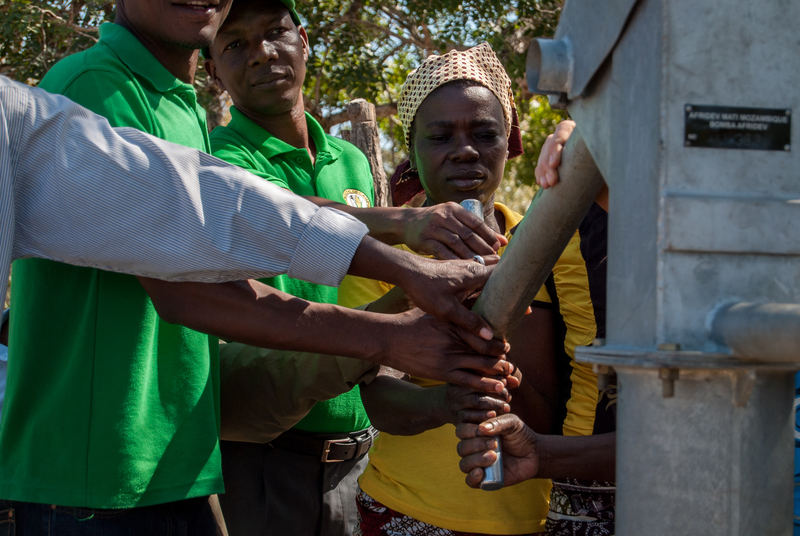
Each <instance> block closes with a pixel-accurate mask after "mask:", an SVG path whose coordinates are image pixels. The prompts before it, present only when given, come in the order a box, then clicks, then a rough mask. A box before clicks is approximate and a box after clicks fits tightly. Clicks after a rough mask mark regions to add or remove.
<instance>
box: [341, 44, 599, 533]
mask: <svg viewBox="0 0 800 536" xmlns="http://www.w3.org/2000/svg"><path fill="white" fill-rule="evenodd" d="M398 112H399V114H400V117H401V120H402V122H403V126H404V129H405V133H406V141H407V143H408V145H409V157H410V165H409V166H408V169H407V170H406V172H405V173H404V174H403V176H402V180H401V181H400V186H402V185H403V184H405V185H410V187H408V189H407V190H406V191H405V194H406V195H408V194H410V195H411V196H413V195H414V194H415V193H416V192H417V191H418V190H419V188H422V189H424V192H425V194H426V196H427V199H426V204H428V205H433V204H437V203H444V202H448V201H455V202H460V201H462V200H464V199H479V200H480V201H481V203H482V204H483V206H484V219H485V221H486V223H487V224H488V225H489V226H490V227H492V228H493V229H494V230H495V232H501V233H504V234H506V236H507V237H510V233H509V230H510V229H511V228H512V227H513V226H515V225H516V224H517V223H518V222H519V221H520V220H521V219H522V216H521V215H519V214H517V213H514V212H513V211H511V210H509V209H508V208H507V207H504V206H503V205H501V204H499V203H494V192H495V190H496V189H497V188H498V186H499V184H500V181H501V179H502V176H503V172H504V168H505V162H506V160H507V158H510V157H513V156H516V155H518V154H520V153H521V137H520V135H519V127H518V126H517V125H516V110H515V105H514V100H513V97H512V94H511V81H510V80H509V78H508V75H507V74H506V73H505V70H504V69H503V67H502V65H501V64H500V62H499V60H498V59H497V57H496V56H495V54H494V52H493V51H492V50H491V48H490V47H489V46H488V45H487V44H483V45H480V46H477V47H474V48H472V49H469V50H467V51H465V52H459V51H453V52H450V53H448V54H446V55H444V56H433V57H431V58H428V59H427V60H426V61H425V62H424V63H423V64H422V66H420V68H419V69H417V70H416V71H415V72H413V73H412V74H411V75H409V77H408V80H407V81H406V84H405V85H404V87H403V91H402V94H401V98H400V102H399V104H398ZM397 191H398V190H397V188H395V194H397ZM502 252H503V250H502V249H501V250H500V252H499V253H500V254H502ZM575 252H576V250H575V248H573V250H572V253H573V254H574V253H575ZM578 254H579V252H578ZM559 262H560V263H561V264H560V266H559V267H558V268H557V269H564V268H568V269H570V270H571V269H572V267H571V266H569V267H568V266H567V265H568V264H569V262H566V261H564V260H562V261H559ZM390 289H391V287H390V286H389V285H385V284H383V283H380V282H377V281H373V280H366V279H360V278H348V279H346V280H345V281H344V283H343V284H342V286H341V287H340V289H339V301H340V304H344V305H348V306H351V307H352V306H359V305H363V304H365V303H370V302H373V303H370V305H369V310H370V311H376V312H390V311H392V310H394V309H393V308H396V307H402V306H404V305H405V304H404V302H403V300H402V298H398V296H397V295H396V294H397V290H390ZM584 291H585V289H584ZM586 294H587V296H586V297H584V298H580V297H579V298H576V299H574V300H573V299H570V302H577V303H583V304H587V303H588V291H586ZM540 295H541V296H538V297H537V298H538V299H539V300H540V301H544V302H548V303H551V302H554V301H555V300H551V299H550V298H549V297H548V296H547V293H546V292H545V291H544V290H543V291H542V292H540ZM379 298H380V299H379ZM375 300H378V301H375ZM523 322H525V324H524V327H523V329H520V330H518V331H519V332H521V333H523V334H524V339H525V340H524V342H523V343H521V344H519V347H520V348H523V349H524V350H525V353H526V354H528V353H529V354H531V355H535V356H536V361H537V363H536V364H535V365H534V366H535V367H536V369H535V373H531V374H529V376H528V378H529V380H528V381H524V382H523V386H522V387H520V388H519V389H518V390H517V391H515V394H514V397H515V400H514V402H515V404H514V406H513V408H514V410H515V411H520V412H521V413H522V414H523V415H524V417H525V420H526V422H528V423H529V424H530V425H531V426H532V427H533V428H534V429H537V430H544V431H551V430H552V428H553V426H554V424H555V423H556V422H557V420H558V419H557V416H556V415H555V414H554V413H553V412H551V411H550V408H551V407H554V406H556V405H557V400H558V398H559V395H558V392H557V388H556V387H555V386H556V385H557V381H556V379H555V373H554V368H553V367H552V362H553V358H552V356H553V351H554V350H553V347H554V343H553V317H552V313H551V311H550V310H549V309H546V308H537V309H535V310H534V312H533V313H532V314H531V315H529V316H528V317H527V318H526V319H525V320H524V321H523ZM584 324H585V325H584V327H585V331H586V333H584V334H583V336H581V337H580V338H579V340H580V342H585V341H586V340H588V341H591V340H592V338H593V337H594V327H593V324H591V322H588V321H587V322H585V323H584ZM515 346H516V345H515V342H514V341H512V354H510V355H509V358H510V359H514V358H513V352H514V350H513V347H515ZM519 366H520V368H524V367H523V364H522V363H521V362H520V363H519ZM528 370H530V371H533V370H534V369H533V368H528ZM498 398H502V395H498ZM362 399H363V400H364V405H365V407H366V408H367V412H368V413H369V416H370V419H371V420H372V421H373V424H375V426H376V427H377V428H378V429H380V430H382V431H383V432H384V433H382V435H381V436H380V437H379V438H378V440H377V441H376V443H375V447H374V448H373V449H372V451H371V452H370V465H369V467H368V468H367V470H366V471H365V473H364V475H363V476H362V477H361V480H360V484H361V488H362V490H363V491H362V493H361V494H360V495H359V512H360V514H361V525H360V527H361V531H362V532H361V533H362V534H363V535H365V536H384V535H388V534H397V535H404V534H408V535H411V534H414V535H422V536H424V535H428V534H432V535H434V534H435V535H442V536H445V535H447V536H451V535H464V534H498V535H499V534H532V533H537V532H541V531H543V530H544V528H545V519H546V515H547V498H548V496H549V490H550V482H549V481H548V480H529V481H526V482H524V483H522V484H520V485H518V486H515V487H514V488H509V489H503V490H500V491H497V492H492V493H487V492H483V491H480V490H473V489H470V488H468V487H467V486H466V485H465V483H464V479H463V475H462V474H461V473H460V471H459V469H458V460H459V458H458V454H457V452H456V449H455V446H456V444H457V442H458V440H457V438H456V437H455V434H454V426H453V425H454V424H457V423H459V422H461V421H463V420H469V421H471V422H477V421H480V420H482V419H484V418H485V417H486V416H487V415H489V414H492V413H495V414H502V413H505V412H508V411H510V410H511V407H510V406H509V404H508V402H509V398H508V397H505V399H504V400H499V399H493V398H490V397H484V396H480V395H476V394H475V393H471V392H466V391H463V390H460V389H457V388H455V387H453V386H445V385H443V384H439V383H436V382H431V381H428V380H425V379H422V378H408V377H406V378H403V379H398V378H397V377H391V376H381V377H379V378H378V379H377V380H375V381H374V382H373V383H372V384H371V385H369V386H367V387H366V388H362ZM518 401H521V402H523V404H521V405H520V407H519V408H517V402H518ZM525 410H527V411H525Z"/></svg>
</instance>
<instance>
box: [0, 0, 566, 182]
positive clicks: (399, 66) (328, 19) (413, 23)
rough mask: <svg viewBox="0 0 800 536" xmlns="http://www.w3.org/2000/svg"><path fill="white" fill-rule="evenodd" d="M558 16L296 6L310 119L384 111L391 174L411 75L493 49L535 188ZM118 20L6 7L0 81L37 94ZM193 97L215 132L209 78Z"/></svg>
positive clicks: (406, 5)
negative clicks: (359, 105) (544, 48)
mask: <svg viewBox="0 0 800 536" xmlns="http://www.w3.org/2000/svg"><path fill="white" fill-rule="evenodd" d="M234 1H235V0H234ZM560 6H561V0H512V1H506V0H436V1H434V0H393V1H391V2H390V1H388V0H344V1H342V0H298V2H297V10H298V13H299V14H300V17H301V18H302V19H303V22H304V26H305V27H306V30H307V32H308V34H309V39H310V45H311V57H310V58H309V62H308V71H307V73H308V74H307V76H306V85H305V89H304V93H305V105H306V110H307V111H308V112H309V113H311V114H312V115H313V116H315V117H316V118H317V119H318V120H319V121H320V122H321V123H322V125H323V126H324V127H325V128H327V129H330V128H331V127H333V126H335V125H337V124H339V123H342V122H345V121H347V115H346V114H344V113H342V111H343V109H344V106H345V105H346V104H347V102H349V101H350V100H352V99H355V98H359V97H361V98H364V99H367V100H368V101H370V102H373V103H375V104H376V105H379V106H380V105H385V106H383V107H379V109H378V112H379V118H380V121H379V125H380V128H381V131H382V133H383V137H382V139H383V145H384V150H385V151H384V160H385V162H386V165H387V168H393V166H394V165H396V164H397V163H398V162H399V161H400V160H402V159H403V158H405V147H404V145H403V141H402V129H401V128H400V125H399V123H398V120H397V117H396V115H392V113H393V111H394V108H393V106H392V105H393V104H395V103H396V101H397V97H398V95H399V93H400V88H401V86H402V84H403V81H404V80H405V78H406V75H407V74H408V72H409V71H411V70H412V69H414V68H416V67H417V66H419V64H420V63H421V62H422V60H423V59H425V58H426V57H427V56H429V55H431V54H439V53H444V52H447V51H448V50H452V49H454V48H457V49H465V48H468V47H470V46H474V45H476V44H479V43H481V42H484V41H486V42H488V43H489V44H491V45H492V47H493V48H494V50H495V52H497V55H498V56H499V57H500V60H501V61H502V62H503V64H504V66H505V67H506V70H507V71H508V73H509V76H510V77H511V79H512V82H513V84H514V92H515V96H516V101H517V105H518V107H519V112H520V113H519V115H520V120H521V122H522V130H523V132H524V133H525V139H524V141H525V148H526V150H527V153H526V154H525V155H524V156H522V157H520V158H518V159H516V160H512V161H511V162H509V165H508V176H509V178H513V180H514V182H515V183H516V184H517V185H531V184H533V182H534V177H533V168H534V167H535V159H536V157H537V156H538V150H539V147H540V146H541V143H542V142H543V140H544V137H545V136H546V135H547V134H548V133H549V132H551V131H552V130H553V127H554V126H555V124H556V123H557V122H558V121H559V120H560V118H561V114H559V113H557V112H553V111H552V110H550V108H549V107H548V106H547V103H546V100H544V99H535V100H531V99H532V95H531V94H530V93H528V91H527V89H526V87H525V82H524V72H525V52H526V51H527V48H528V44H529V42H530V40H531V39H532V38H533V37H540V36H550V35H552V33H553V32H554V31H555V27H556V24H557V21H558V15H559V13H560V9H561V7H560ZM113 20H114V4H113V2H107V1H106V2H103V1H79V0H0V74H4V75H6V76H10V77H12V78H15V79H17V80H20V81H23V82H28V83H30V84H34V85H35V84H38V82H39V80H41V78H42V77H43V76H44V74H45V73H46V72H47V70H48V69H49V68H50V67H52V66H53V65H54V64H55V63H56V62H57V61H59V60H60V59H61V58H63V57H65V56H67V55H69V54H73V53H75V52H79V51H81V50H84V49H86V48H88V47H90V46H92V45H93V44H94V43H95V42H96V41H97V38H98V37H99V32H98V26H99V25H100V24H101V23H103V22H106V21H113ZM195 87H197V89H198V95H199V100H200V103H201V104H202V105H203V106H204V107H205V108H206V109H207V110H208V111H209V124H210V125H211V126H214V125H216V124H219V123H220V122H221V121H223V116H224V112H225V110H224V98H221V97H222V96H221V95H220V92H219V90H218V89H217V88H216V87H215V86H214V84H212V83H210V82H209V80H208V78H207V76H206V73H204V72H203V70H202V68H201V69H199V70H198V73H197V76H196V79H195Z"/></svg>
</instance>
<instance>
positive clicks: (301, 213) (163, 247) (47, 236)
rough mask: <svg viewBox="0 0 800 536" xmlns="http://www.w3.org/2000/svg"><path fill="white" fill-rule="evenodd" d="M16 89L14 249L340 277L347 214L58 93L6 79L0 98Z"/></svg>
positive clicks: (144, 267) (219, 276)
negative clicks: (21, 110) (116, 124)
mask: <svg viewBox="0 0 800 536" xmlns="http://www.w3.org/2000/svg"><path fill="white" fill-rule="evenodd" d="M0 78H2V77H0ZM20 93H27V97H26V98H27V104H26V108H25V114H24V116H22V124H21V126H14V127H13V128H16V129H17V130H18V132H19V143H14V141H12V142H11V146H15V147H16V150H15V154H12V155H11V157H12V158H13V160H14V161H13V162H12V163H11V165H10V166H8V169H9V171H10V172H11V170H13V177H12V178H11V181H10V182H11V183H13V195H14V206H13V221H12V222H11V225H10V226H9V227H6V226H5V224H6V222H5V221H3V222H2V223H3V226H4V229H8V228H11V229H12V230H13V251H12V256H13V258H23V257H41V258H46V259H52V260H57V261H60V262H65V263H69V264H75V265H78V266H89V267H93V268H100V269H103V270H111V271H116V272H123V273H129V274H136V275H143V276H148V277H156V278H160V279H166V280H172V281H187V280H192V281H205V282H220V281H230V280H240V279H248V278H262V277H270V276H274V275H277V274H281V273H287V272H288V273H289V275H290V276H292V277H295V278H298V279H303V280H306V281H310V282H313V283H319V284H323V285H331V286H337V285H338V284H339V283H340V282H341V280H342V278H343V277H344V275H345V273H346V272H347V270H348V268H349V266H350V261H351V259H352V257H353V255H354V254H355V251H356V249H357V248H358V246H359V244H360V243H361V240H362V239H363V237H364V235H365V234H366V233H367V228H366V226H365V225H363V224H362V223H360V222H359V221H358V220H356V219H355V218H353V217H351V216H349V215H347V214H345V213H343V212H340V211H338V210H335V209H331V208H318V207H317V206H316V205H314V204H312V203H310V202H308V201H306V200H304V199H302V198H300V197H298V196H295V195H294V194H292V193H290V192H288V191H286V190H283V189H281V188H278V187H276V186H273V185H272V184H270V183H269V182H268V181H264V180H262V179H259V178H257V177H255V176H253V175H251V174H249V173H248V172H246V171H244V170H242V169H241V168H238V167H236V166H232V165H230V164H227V163H225V162H223V161H221V160H219V159H217V158H214V157H212V156H210V155H208V154H205V153H202V152H199V151H196V150H194V149H190V148H187V147H183V146H180V145H175V144H171V143H169V142H166V141H163V140H160V139H157V138H154V137H152V136H149V135H147V134H144V133H142V132H140V131H138V130H135V129H130V128H118V129H114V128H111V127H110V126H109V124H108V123H107V122H106V120H105V119H103V118H101V117H99V116H97V115H95V114H93V113H91V112H89V111H88V110H86V109H84V108H82V107H80V106H78V105H77V104H74V103H72V102H71V101H69V100H68V99H65V98H63V97H59V96H54V95H50V94H48V93H46V92H44V91H42V90H39V89H34V88H28V87H27V86H21V85H20V84H16V83H13V82H10V81H8V80H7V79H3V80H0V96H2V98H0V107H5V105H6V102H9V103H11V101H13V100H14V99H17V100H19V99H22V98H23V97H21V96H20ZM11 104H13V103H11ZM17 105H18V103H17ZM0 113H2V110H0ZM0 136H2V133H0ZM0 142H2V140H1V139H0ZM12 148H13V147H12ZM0 151H2V147H0ZM3 158H6V156H5V155H4V156H3ZM6 167H7V166H6V165H5V163H3V165H2V167H0V173H1V172H3V171H2V170H5V169H6ZM7 182H8V181H7V180H6V179H5V178H4V179H3V182H2V184H3V185H4V186H3V188H5V184H6V183H7ZM2 193H3V195H4V197H5V193H6V192H5V191H3V192H2ZM3 217H4V218H5V216H3ZM3 235H4V237H3V240H5V235H6V231H3ZM3 268H5V269H7V262H6V264H5V265H4V266H2V267H0V270H2V269H3ZM2 284H3V285H4V284H5V279H3V281H2Z"/></svg>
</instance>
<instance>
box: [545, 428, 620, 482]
mask: <svg viewBox="0 0 800 536" xmlns="http://www.w3.org/2000/svg"><path fill="white" fill-rule="evenodd" d="M616 445H617V434H616V432H612V433H608V434H600V435H593V436H557V435H537V436H536V448H537V451H538V452H539V460H540V468H539V471H538V473H537V474H536V478H567V477H568V478H578V479H587V480H605V481H607V482H613V481H614V479H615V471H616Z"/></svg>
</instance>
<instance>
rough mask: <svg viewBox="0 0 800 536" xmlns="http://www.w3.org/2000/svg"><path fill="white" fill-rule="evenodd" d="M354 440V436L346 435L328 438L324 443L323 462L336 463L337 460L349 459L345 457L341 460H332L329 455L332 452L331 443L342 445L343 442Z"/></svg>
mask: <svg viewBox="0 0 800 536" xmlns="http://www.w3.org/2000/svg"><path fill="white" fill-rule="evenodd" d="M351 441H353V439H352V438H349V437H345V438H343V439H326V440H325V444H324V445H322V458H320V459H321V460H322V463H335V462H344V461H347V460H346V459H345V458H342V459H341V460H332V459H331V458H330V457H329V456H328V455H329V454H330V453H331V445H340V444H343V443H350V442H351Z"/></svg>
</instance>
